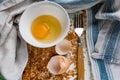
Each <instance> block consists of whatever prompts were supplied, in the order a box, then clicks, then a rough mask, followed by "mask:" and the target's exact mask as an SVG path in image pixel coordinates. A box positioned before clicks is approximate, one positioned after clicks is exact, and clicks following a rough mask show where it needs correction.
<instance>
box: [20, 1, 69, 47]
mask: <svg viewBox="0 0 120 80" xmlns="http://www.w3.org/2000/svg"><path fill="white" fill-rule="evenodd" d="M43 3H44V4H46V3H49V4H53V5H55V6H58V7H60V9H61V10H62V11H63V12H64V13H65V15H66V18H67V25H66V30H65V31H64V35H62V36H61V38H59V39H57V40H55V41H53V42H51V43H45V44H44V43H42V45H40V44H41V43H40V44H39V45H35V44H33V43H31V42H29V41H27V40H26V38H25V37H24V35H23V33H22V32H23V31H22V30H21V28H20V26H21V21H22V19H23V15H24V13H25V12H27V11H28V9H30V8H31V7H34V6H39V4H43ZM40 6H41V5H40ZM69 28H70V18H69V15H68V13H67V11H66V10H65V9H64V8H63V7H62V6H61V5H60V4H58V3H56V2H52V1H40V2H36V3H33V4H32V5H30V6H29V7H28V8H26V9H25V11H24V12H23V14H22V15H21V18H20V22H19V32H20V34H21V36H22V38H23V39H24V40H25V42H27V43H28V44H30V45H32V46H34V47H39V48H48V47H52V46H55V45H56V44H58V43H59V42H60V41H62V40H63V39H64V38H65V37H66V35H67V33H68V31H69ZM36 41H37V40H36ZM43 44H44V45H43Z"/></svg>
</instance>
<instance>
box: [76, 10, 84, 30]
mask: <svg viewBox="0 0 120 80" xmlns="http://www.w3.org/2000/svg"><path fill="white" fill-rule="evenodd" d="M82 18H83V15H82V13H81V12H80V11H79V12H76V13H75V16H74V27H75V28H79V27H83V19H82Z"/></svg>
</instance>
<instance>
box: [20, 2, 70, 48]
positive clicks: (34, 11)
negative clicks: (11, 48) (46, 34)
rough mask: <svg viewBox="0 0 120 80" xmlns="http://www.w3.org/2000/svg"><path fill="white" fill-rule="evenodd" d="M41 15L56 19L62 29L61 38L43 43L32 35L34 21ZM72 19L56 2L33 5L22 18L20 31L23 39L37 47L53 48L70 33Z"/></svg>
mask: <svg viewBox="0 0 120 80" xmlns="http://www.w3.org/2000/svg"><path fill="white" fill-rule="evenodd" d="M40 15H51V16H54V17H56V18H57V19H58V20H59V22H60V24H61V27H62V30H61V33H60V35H59V37H58V38H57V39H56V40H55V41H53V42H51V43H42V42H40V41H37V40H36V39H35V38H34V37H33V36H32V34H31V24H32V21H33V20H34V19H35V18H37V17H38V16H40ZM69 26H70V19H69V16H68V13H67V12H66V10H65V9H64V8H63V7H62V6H60V5H59V4H57V3H55V2H50V1H41V2H38V3H34V4H32V5H31V6H30V7H28V8H27V9H26V10H25V11H24V13H23V14H22V16H21V18H20V23H19V30H20V34H21V36H22V37H23V39H24V40H25V41H26V42H27V43H29V44H31V45H33V46H35V47H40V48H46V47H51V46H54V45H56V44H57V43H59V42H60V41H62V40H63V39H64V38H65V36H66V35H67V32H68V31H69Z"/></svg>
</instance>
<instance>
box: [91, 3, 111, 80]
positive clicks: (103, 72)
mask: <svg viewBox="0 0 120 80" xmlns="http://www.w3.org/2000/svg"><path fill="white" fill-rule="evenodd" d="M97 7H98V8H100V5H96V6H94V7H92V15H93V17H92V19H93V23H92V24H93V26H92V34H93V35H92V36H93V42H94V45H95V43H96V41H97V37H98V33H99V27H98V20H97V19H95V14H96V13H97V11H98V10H99V9H98V8H97ZM96 61H97V64H98V67H99V72H100V78H101V80H109V78H108V74H107V72H106V67H105V64H104V61H102V60H96Z"/></svg>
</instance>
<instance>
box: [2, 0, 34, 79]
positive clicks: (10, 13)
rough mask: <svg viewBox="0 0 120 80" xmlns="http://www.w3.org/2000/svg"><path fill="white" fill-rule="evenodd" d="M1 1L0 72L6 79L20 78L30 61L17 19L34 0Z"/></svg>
mask: <svg viewBox="0 0 120 80" xmlns="http://www.w3.org/2000/svg"><path fill="white" fill-rule="evenodd" d="M0 2H1V3H0V74H1V75H2V76H3V77H4V78H5V80H19V79H21V77H22V73H23V71H24V68H25V66H26V63H27V61H28V52H27V46H26V43H25V42H24V41H23V40H22V38H21V37H20V35H19V31H18V29H17V27H18V22H19V21H16V20H15V19H16V18H18V16H17V15H18V14H21V13H22V12H23V11H24V9H25V8H26V7H27V6H29V5H30V4H31V3H32V0H3V1H0ZM16 4H17V5H16ZM18 20H19V19H18Z"/></svg>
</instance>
